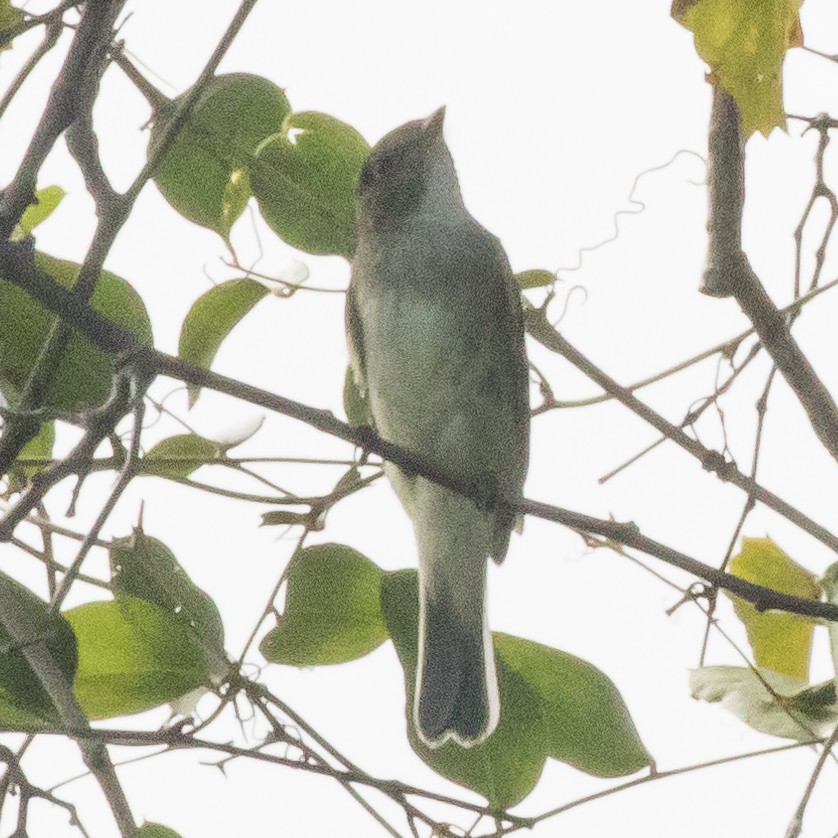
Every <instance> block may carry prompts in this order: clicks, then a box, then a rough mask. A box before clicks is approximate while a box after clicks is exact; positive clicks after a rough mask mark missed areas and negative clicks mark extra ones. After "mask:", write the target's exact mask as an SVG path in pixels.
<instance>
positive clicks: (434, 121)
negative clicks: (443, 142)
mask: <svg viewBox="0 0 838 838" xmlns="http://www.w3.org/2000/svg"><path fill="white" fill-rule="evenodd" d="M444 121H445V105H443V106H442V107H441V108H439V109H437V110H435V111H434V112H433V113H432V114H431V115H430V116H429V117H428V118H427V119H426V120H424V121H423V122H422V130H423V131H425V132H426V133H427V134H428V136H429V137H433V138H436V137H441V136H442V123H443V122H444Z"/></svg>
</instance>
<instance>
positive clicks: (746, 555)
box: [730, 538, 820, 680]
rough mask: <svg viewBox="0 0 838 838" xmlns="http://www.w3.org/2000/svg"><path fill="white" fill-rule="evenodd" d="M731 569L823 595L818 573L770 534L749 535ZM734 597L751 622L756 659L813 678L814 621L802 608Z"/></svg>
mask: <svg viewBox="0 0 838 838" xmlns="http://www.w3.org/2000/svg"><path fill="white" fill-rule="evenodd" d="M730 572H731V573H732V574H733V575H734V576H738V577H740V578H741V579H746V580H747V581H748V582H754V583H755V584H757V585H763V586H764V587H766V588H771V589H773V590H775V591H781V592H782V593H784V594H793V595H794V596H799V597H804V598H806V599H814V600H819V599H820V586H819V585H818V583H817V580H816V578H815V575H814V574H813V573H810V572H809V571H808V570H806V569H805V568H803V567H801V566H800V565H799V564H797V563H796V562H795V561H793V560H792V559H790V558H789V557H788V556H787V555H786V554H785V553H784V552H783V551H782V550H781V549H780V548H779V547H778V546H777V545H776V544H775V543H774V542H773V541H772V540H771V539H770V538H743V539H742V550H741V552H740V553H739V554H738V555H736V556H734V557H733V559H732V560H731V562H730ZM731 598H732V600H733V607H734V609H735V610H736V615H737V616H738V617H739V619H740V620H742V622H743V623H744V624H745V629H746V630H747V632H748V641H749V643H750V644H751V649H752V650H753V653H754V660H755V661H756V664H757V665H758V666H763V667H767V668H768V669H772V670H773V671H774V672H779V673H780V674H782V675H788V676H790V677H792V678H801V679H804V680H808V677H809V654H810V651H811V648H812V629H813V627H814V624H813V623H812V622H811V621H810V620H808V619H805V618H804V617H799V616H798V615H797V614H788V613H786V612H781V611H770V612H760V611H757V609H756V608H755V607H754V606H753V605H751V603H749V602H746V601H745V600H743V599H740V598H739V597H731Z"/></svg>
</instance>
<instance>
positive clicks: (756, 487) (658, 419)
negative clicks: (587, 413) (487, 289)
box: [524, 306, 838, 552]
mask: <svg viewBox="0 0 838 838" xmlns="http://www.w3.org/2000/svg"><path fill="white" fill-rule="evenodd" d="M524 323H525V325H526V328H527V332H528V333H529V334H530V335H531V336H532V337H534V338H535V339H536V340H537V341H538V342H539V343H541V344H542V345H544V346H546V347H547V348H548V349H550V350H552V351H553V352H557V353H559V354H560V355H561V356H562V357H564V358H566V359H567V360H568V361H570V363H572V364H573V365H574V366H575V367H576V368H577V369H578V370H580V371H581V372H583V373H585V375H587V376H588V378H590V379H591V380H592V381H595V382H596V383H597V384H599V386H600V387H602V389H603V390H605V391H607V392H608V393H610V394H611V395H612V396H613V397H614V398H616V399H617V400H618V401H619V402H621V403H622V404H624V405H625V406H626V407H627V408H629V410H631V411H632V412H634V413H636V414H637V415H638V416H639V417H640V418H641V419H644V420H645V421H646V422H648V423H649V424H650V425H652V427H654V428H657V430H659V431H660V432H661V433H662V434H663V435H664V436H666V437H667V438H668V439H671V440H672V441H673V442H675V443H677V444H678V445H680V446H681V448H683V449H684V450H685V451H688V452H689V453H690V454H692V455H693V456H694V457H695V458H696V459H697V460H698V461H699V462H700V463H701V465H702V466H703V467H704V468H705V469H706V470H707V471H710V472H713V473H714V474H715V475H716V476H717V477H718V478H719V479H720V480H723V481H725V482H728V483H732V484H733V485H734V486H737V487H738V488H740V489H742V490H743V491H745V492H747V493H748V494H750V495H753V496H754V497H755V498H756V499H757V500H758V501H760V502H761V503H763V504H765V506H767V507H768V508H769V509H773V510H774V511H775V512H777V513H779V514H780V515H782V516H783V517H784V518H788V520H789V521H792V522H793V523H795V524H796V525H797V526H798V527H800V528H801V529H802V530H804V531H805V532H807V533H809V534H810V535H811V536H813V537H814V538H817V539H818V541H820V542H822V543H823V544H825V545H826V546H827V547H829V548H830V549H831V550H833V551H835V552H838V537H836V536H835V535H834V534H833V533H831V532H830V531H829V530H827V529H826V528H825V527H822V526H821V525H820V524H818V523H816V522H815V521H813V520H812V519H811V518H809V517H808V516H806V515H804V514H803V513H802V512H800V511H799V510H798V509H796V508H795V507H793V506H792V505H791V504H789V503H787V502H786V501H784V500H782V499H781V498H779V497H777V495H775V494H774V493H773V492H770V491H768V489H765V488H764V487H763V486H761V485H760V484H759V483H756V482H755V481H754V480H752V479H751V478H750V477H747V476H746V475H744V474H742V472H741V471H739V469H737V468H736V465H735V464H734V463H732V462H728V461H727V460H725V458H724V457H723V456H722V455H721V454H720V453H719V452H718V451H714V450H712V449H710V448H706V447H705V446H703V445H702V444H701V443H700V442H698V440H695V439H693V438H692V437H691V436H689V435H688V434H687V433H685V432H684V431H683V430H682V429H681V428H679V427H677V426H675V425H673V424H672V423H671V422H669V421H667V420H666V419H664V417H663V416H661V415H660V414H659V413H657V412H655V411H654V410H652V408H650V407H649V406H648V405H646V404H645V403H644V402H642V401H640V399H638V398H637V397H636V396H635V395H634V394H633V393H632V392H631V391H630V390H629V389H627V388H626V387H621V386H620V385H619V384H618V383H617V382H616V381H614V379H613V378H611V377H610V376H609V375H607V374H606V373H605V372H604V371H603V370H601V369H600V368H599V367H597V366H596V365H595V364H594V363H592V362H591V361H589V360H588V358H586V357H585V356H584V355H583V354H582V353H581V352H579V350H578V349H576V348H575V347H574V346H572V345H571V344H570V343H568V341H567V340H565V338H564V337H562V335H560V334H559V333H558V332H557V331H556V330H555V329H554V328H553V327H552V326H551V325H550V323H549V322H548V321H547V316H546V313H545V311H544V309H543V308H540V309H536V308H533V307H532V306H528V307H527V308H526V309H525V311H524Z"/></svg>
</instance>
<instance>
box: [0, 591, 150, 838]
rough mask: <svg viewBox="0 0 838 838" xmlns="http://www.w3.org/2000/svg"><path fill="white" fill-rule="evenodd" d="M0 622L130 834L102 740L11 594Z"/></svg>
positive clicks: (123, 831)
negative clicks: (72, 732) (94, 735)
mask: <svg viewBox="0 0 838 838" xmlns="http://www.w3.org/2000/svg"><path fill="white" fill-rule="evenodd" d="M2 600H3V601H2V607H0V623H2V626H3V629H4V630H5V632H6V634H7V635H8V637H9V639H10V641H11V642H12V643H13V644H14V646H15V647H16V648H17V649H19V650H20V653H21V654H22V655H23V656H24V657H25V658H26V663H27V664H28V666H29V668H30V669H31V670H32V672H33V673H34V674H35V675H36V677H37V678H38V681H39V682H40V684H41V686H42V687H43V688H44V690H45V692H46V693H47V695H48V696H49V698H50V701H51V702H52V704H53V706H54V707H55V709H56V711H57V712H58V716H59V718H60V719H61V723H62V724H63V725H64V726H65V727H66V728H68V729H71V730H74V731H78V736H75V735H74V736H73V738H74V739H76V741H77V743H78V745H79V748H80V750H81V752H82V756H83V758H84V761H85V764H86V765H87V767H88V768H89V769H90V772H91V773H92V774H93V776H94V777H95V778H96V780H97V781H98V782H99V785H100V787H101V788H102V791H103V793H104V795H105V799H106V800H107V801H108V804H109V805H110V808H111V811H112V813H113V816H114V819H115V820H116V823H117V825H118V827H119V831H120V834H121V835H122V836H123V838H133V836H134V835H135V834H136V825H135V823H134V819H133V817H132V815H131V808H130V806H129V805H128V800H127V798H126V797H125V792H124V791H123V789H122V786H121V785H120V784H119V780H118V779H117V776H116V771H115V770H114V767H113V763H112V762H111V761H110V757H109V756H108V751H107V748H106V746H105V744H104V742H103V741H101V740H97V739H95V738H93V737H91V736H90V735H89V734H90V732H91V728H90V725H89V724H88V721H87V717H86V716H85V715H84V711H83V710H82V709H81V707H80V705H79V703H78V700H77V699H76V697H75V695H74V694H73V688H72V684H71V683H70V682H69V681H68V680H67V678H66V677H65V675H64V672H63V671H62V670H61V668H60V667H59V666H58V664H57V662H56V660H55V658H54V657H53V655H52V653H51V652H50V650H49V647H48V646H47V645H46V643H45V642H44V640H43V638H41V637H32V636H31V635H32V628H31V626H30V622H29V620H28V619H27V617H26V615H24V614H22V613H19V612H20V609H19V607H17V602H16V601H15V599H14V597H5V596H4V597H2Z"/></svg>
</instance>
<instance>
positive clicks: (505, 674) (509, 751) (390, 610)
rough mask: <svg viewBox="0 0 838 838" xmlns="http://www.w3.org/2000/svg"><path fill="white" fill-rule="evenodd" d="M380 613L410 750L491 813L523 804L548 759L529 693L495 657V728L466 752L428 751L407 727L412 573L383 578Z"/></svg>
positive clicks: (536, 702) (414, 597) (412, 663)
mask: <svg viewBox="0 0 838 838" xmlns="http://www.w3.org/2000/svg"><path fill="white" fill-rule="evenodd" d="M381 607H382V611H383V613H384V618H385V620H386V623H387V630H388V632H389V634H390V637H391V638H392V640H393V645H394V646H395V647H396V653H397V654H398V656H399V661H400V663H401V665H402V668H403V669H404V678H405V693H406V696H407V707H406V718H407V735H408V740H409V741H410V746H411V748H413V750H414V751H415V752H416V754H417V755H418V756H419V757H420V758H421V759H422V760H423V761H424V762H425V763H427V764H428V765H429V766H430V767H431V768H433V770H434V771H436V772H437V773H438V774H441V775H442V776H443V777H447V778H448V779H449V780H453V781H454V782H455V783H459V784H460V785H463V786H465V787H467V788H470V789H472V790H473V791H476V792H478V793H479V794H482V795H483V796H484V797H485V798H486V799H487V800H488V801H489V805H490V806H491V807H492V808H495V809H507V808H509V807H510V806H514V805H515V804H516V803H518V802H520V801H521V800H523V799H524V797H526V796H527V795H528V794H529V793H530V792H531V791H532V789H533V788H535V784H536V783H537V782H538V779H539V777H540V776H541V772H542V770H543V768H544V762H545V760H546V759H547V756H548V743H547V730H546V728H545V725H544V720H543V718H542V711H541V706H540V705H541V702H540V699H539V696H538V695H537V693H536V692H535V690H533V688H532V687H531V686H530V685H529V684H528V683H527V682H526V680H525V679H524V678H522V677H521V676H520V675H519V674H518V673H517V672H515V671H514V670H513V669H511V668H510V667H509V666H507V665H506V663H505V661H504V660H503V658H500V657H497V656H496V665H497V672H498V686H499V689H500V722H499V723H498V727H497V729H496V730H495V732H494V733H493V734H492V735H491V736H490V737H489V738H488V739H487V740H486V741H485V742H483V743H482V744H480V745H475V746H474V747H471V748H462V747H460V746H459V745H458V744H456V743H455V742H447V743H446V744H445V745H442V746H441V747H439V748H435V749H431V748H428V747H427V746H426V745H425V744H424V743H423V742H421V741H420V740H419V738H418V737H417V735H416V732H415V730H414V725H413V700H414V690H415V683H416V659H417V627H418V622H419V609H418V589H417V576H416V571H414V570H400V571H396V572H395V573H386V574H385V575H384V579H383V580H382V586H381Z"/></svg>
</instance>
